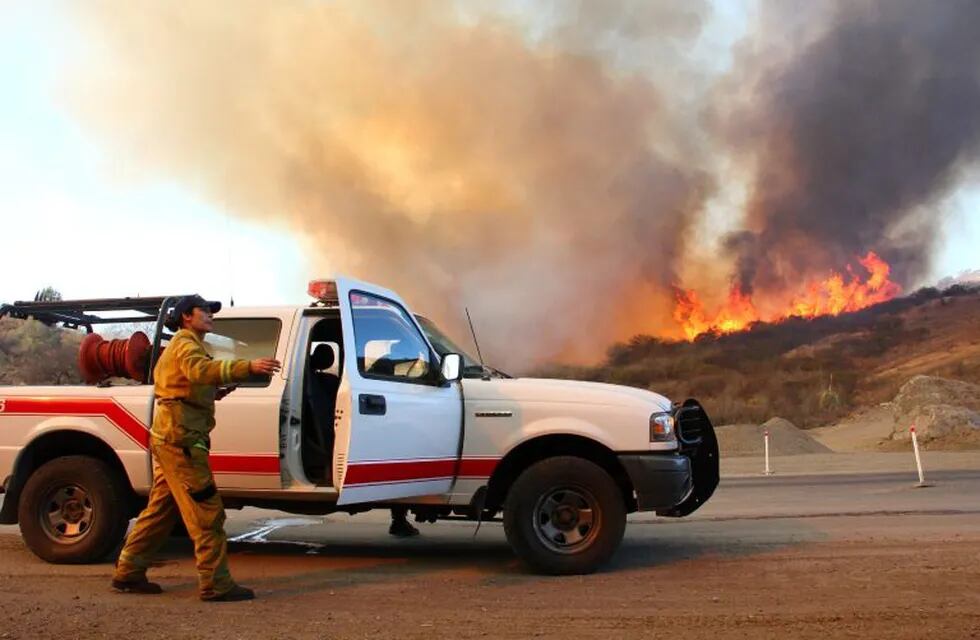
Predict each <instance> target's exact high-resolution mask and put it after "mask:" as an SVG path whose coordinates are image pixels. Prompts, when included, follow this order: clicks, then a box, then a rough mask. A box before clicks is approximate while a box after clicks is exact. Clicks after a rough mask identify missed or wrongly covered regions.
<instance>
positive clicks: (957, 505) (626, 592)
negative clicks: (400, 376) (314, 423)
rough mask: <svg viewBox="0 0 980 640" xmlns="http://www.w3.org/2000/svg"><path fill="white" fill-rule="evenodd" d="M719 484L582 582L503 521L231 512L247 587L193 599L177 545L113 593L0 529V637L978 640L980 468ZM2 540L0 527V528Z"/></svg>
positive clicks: (98, 576)
mask: <svg viewBox="0 0 980 640" xmlns="http://www.w3.org/2000/svg"><path fill="white" fill-rule="evenodd" d="M930 481H931V482H933V483H934V486H932V487H929V488H914V487H913V482H914V476H913V477H911V478H910V477H909V476H908V474H904V473H903V474H893V473H887V474H851V475H835V476H806V477H804V476H793V477H790V476H773V477H754V478H729V479H725V480H724V481H723V482H722V485H721V486H720V487H719V490H718V492H717V494H716V496H715V497H714V498H713V499H712V501H711V502H709V503H708V505H706V507H705V508H704V509H703V510H701V511H699V512H698V513H697V514H695V515H694V516H693V517H690V518H686V519H681V520H670V519H659V518H651V517H650V516H649V515H646V514H638V515H634V516H631V523H630V526H629V527H628V528H627V535H626V538H625V540H624V542H623V546H622V548H621V549H620V551H619V552H618V553H617V555H616V556H615V558H614V560H613V562H612V563H611V564H610V565H609V566H608V567H607V568H606V569H605V570H604V571H602V572H600V573H597V574H595V575H591V576H576V577H568V578H549V577H542V576H536V575H531V574H528V573H527V572H526V571H525V570H524V569H523V568H522V567H521V565H520V564H519V563H518V562H517V561H516V560H515V559H514V557H513V556H512V554H511V552H510V550H509V548H508V547H507V545H506V541H505V539H504V536H503V532H502V528H501V526H500V525H499V524H497V523H486V524H484V525H483V526H482V528H481V529H480V531H479V533H478V534H476V536H475V537H474V531H475V527H474V526H473V525H472V524H469V523H458V522H445V523H439V524H437V525H423V535H422V536H421V537H419V538H415V539H411V540H394V539H392V538H390V537H389V536H388V535H387V532H386V529H387V527H386V514H384V513H383V512H382V513H371V514H363V515H359V516H354V517H349V516H336V515H335V516H329V517H326V518H319V517H302V516H288V515H285V514H281V513H276V512H268V511H260V510H255V509H246V510H243V511H241V512H232V513H231V514H229V515H230V519H229V525H228V529H229V532H230V533H231V534H232V535H233V536H234V537H235V538H236V539H237V541H236V542H233V543H232V544H231V550H232V568H233V571H234V573H235V575H236V577H237V578H238V579H239V580H241V581H242V582H243V583H245V584H248V585H250V586H253V587H255V588H256V589H257V590H258V592H259V595H260V599H259V600H257V601H255V602H252V603H245V604H233V605H226V606H220V605H219V606H214V605H210V606H208V605H204V604H201V603H198V602H197V601H196V600H195V599H194V597H195V589H194V569H193V565H192V563H191V562H190V560H189V553H190V550H189V545H188V544H187V543H186V542H182V541H176V542H174V543H172V544H170V545H169V546H168V548H167V549H166V550H165V552H164V554H163V556H162V558H161V560H162V562H161V566H159V567H157V568H156V569H154V576H155V578H156V579H158V580H160V581H161V582H162V583H163V585H164V587H165V588H166V589H167V593H165V594H164V595H162V596H156V597H127V596H119V595H115V594H111V593H109V592H108V590H107V589H106V584H107V581H108V577H109V575H110V571H111V566H110V565H109V564H102V565H90V566H80V567H75V566H53V565H47V564H44V563H42V562H40V561H38V560H37V559H36V558H34V557H33V556H32V555H30V554H29V553H28V552H27V551H26V550H25V549H24V547H23V544H22V543H21V541H20V539H19V537H17V536H16V535H12V534H14V533H15V530H13V529H12V528H10V527H2V528H0V623H2V624H0V638H3V637H5V636H4V634H6V637H32V638H33V637H55V636H58V637H64V636H65V635H68V636H117V635H122V634H126V635H129V636H133V635H139V636H141V637H152V638H155V637H161V638H162V637H171V638H172V637H207V638H221V639H222V640H224V639H226V638H231V637H343V638H348V637H350V638H357V637H365V638H366V637H378V636H379V635H381V636H384V637H399V638H401V637H404V638H423V637H424V638H432V637H445V636H453V637H460V638H476V637H508V638H526V637H531V636H540V637H556V638H557V637H567V636H569V635H574V636H579V637H586V638H593V637H595V638H634V637H665V636H666V637H671V638H703V639H707V638H711V639H712V640H716V639H717V638H719V637H721V638H727V637H744V638H770V637H792V638H820V639H821V640H825V639H826V638H827V637H863V638H878V637H888V638H909V639H912V638H915V639H917V640H918V639H919V638H922V637H926V636H928V637H929V638H930V639H932V638H957V639H960V638H970V637H971V634H972V637H980V591H978V590H977V588H976V585H977V584H980V471H971V470H966V471H944V472H937V473H935V474H933V475H932V476H931V477H930ZM4 534H10V535H4Z"/></svg>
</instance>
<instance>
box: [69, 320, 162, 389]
mask: <svg viewBox="0 0 980 640" xmlns="http://www.w3.org/2000/svg"><path fill="white" fill-rule="evenodd" d="M152 348H153V347H152V345H151V344H150V339H149V338H148V337H147V336H146V334H145V333H143V332H142V331H137V332H136V333H134V334H133V335H132V336H130V337H129V338H128V339H126V340H106V339H105V338H103V337H102V336H100V335H99V334H97V333H90V334H88V335H87V336H85V339H84V340H82V345H81V347H80V348H79V350H78V368H79V369H80V370H81V372H82V377H83V378H85V382H87V383H89V384H98V383H100V382H102V381H103V380H106V379H107V378H113V377H119V378H131V379H133V380H136V381H138V382H144V383H145V382H146V378H147V375H146V374H147V367H146V364H147V359H148V358H149V357H150V350H151V349H152Z"/></svg>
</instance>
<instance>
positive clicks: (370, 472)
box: [344, 458, 500, 487]
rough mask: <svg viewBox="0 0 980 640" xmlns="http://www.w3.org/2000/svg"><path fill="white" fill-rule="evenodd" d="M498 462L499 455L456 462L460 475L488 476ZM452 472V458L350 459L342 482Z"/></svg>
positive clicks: (418, 478)
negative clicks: (352, 460)
mask: <svg viewBox="0 0 980 640" xmlns="http://www.w3.org/2000/svg"><path fill="white" fill-rule="evenodd" d="M498 462H500V459H499V458H463V460H462V461H460V464H459V477H460V478H489V477H490V476H491V475H493V470H494V469H495V468H496V467H497V463H498ZM455 473H456V459H455V458H441V459H437V460H392V461H378V462H352V463H350V464H348V465H347V473H346V474H345V475H344V486H345V487H346V486H353V485H359V484H383V483H389V482H420V481H424V480H440V479H445V478H452V477H453V475H454V474H455Z"/></svg>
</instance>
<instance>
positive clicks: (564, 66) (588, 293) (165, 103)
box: [81, 0, 708, 364]
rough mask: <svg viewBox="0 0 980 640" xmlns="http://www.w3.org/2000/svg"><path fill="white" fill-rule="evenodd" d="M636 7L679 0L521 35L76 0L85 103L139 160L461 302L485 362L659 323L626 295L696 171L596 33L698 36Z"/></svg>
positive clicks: (690, 21)
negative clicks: (97, 38)
mask: <svg viewBox="0 0 980 640" xmlns="http://www.w3.org/2000/svg"><path fill="white" fill-rule="evenodd" d="M645 5H649V6H650V7H653V6H657V7H660V9H659V10H658V11H651V10H649V9H648V10H646V11H645V13H644V12H643V11H640V10H639V9H637V11H636V14H635V15H636V16H637V18H638V19H641V18H645V19H647V20H649V21H653V20H654V19H656V20H661V19H663V18H664V17H666V16H679V17H677V18H676V19H672V20H664V23H665V27H664V29H663V30H662V31H658V30H657V29H656V28H655V25H654V24H652V23H650V24H646V25H642V26H643V29H642V30H641V31H638V29H639V25H633V26H634V27H635V28H636V29H634V31H633V32H630V33H628V34H624V35H620V33H619V31H618V29H619V24H618V23H617V21H616V20H613V19H611V18H610V19H603V17H604V16H612V15H614V13H615V12H614V11H613V9H614V7H612V6H610V8H609V9H608V11H610V13H603V12H601V11H600V9H599V8H598V7H597V6H596V5H594V3H582V5H581V7H590V9H589V17H590V19H591V20H593V21H594V22H595V24H596V27H595V30H594V31H593V32H591V33H588V32H587V31H586V30H584V29H583V28H582V27H581V24H582V23H577V26H576V28H571V27H568V26H567V25H565V24H556V25H554V26H553V27H552V28H550V30H549V31H548V32H546V33H544V34H543V35H539V37H538V39H537V41H534V42H532V38H531V37H530V36H529V35H528V33H527V30H526V29H525V28H522V27H520V26H519V25H518V24H516V23H515V22H513V21H512V20H508V19H506V18H504V17H501V16H492V15H480V14H475V13H470V14H464V13H461V12H459V11H457V10H456V9H458V6H457V5H455V4H453V3H449V2H410V3H405V2H387V3H386V2H370V3H360V2H302V3H300V2H295V3H270V2H239V1H237V0H236V1H234V2H216V3H210V2H209V3H114V4H111V5H108V6H103V7H102V10H101V11H98V12H96V13H94V14H92V15H89V16H88V17H90V18H92V19H93V23H94V25H95V27H96V28H97V33H99V34H101V38H102V42H103V43H104V47H105V49H104V50H103V51H101V52H96V53H95V54H93V55H99V57H98V58H97V59H95V60H93V59H91V58H89V59H88V60H86V68H87V70H86V71H84V72H82V74H81V75H82V78H83V81H82V88H83V89H84V94H85V97H84V98H83V99H82V100H81V107H82V109H83V112H84V113H85V114H86V118H87V120H88V121H89V122H91V123H94V124H95V125H96V126H98V127H100V128H101V129H102V130H104V131H105V132H106V134H107V135H108V136H110V137H111V139H113V140H115V141H117V142H118V143H120V144H121V145H122V148H123V149H124V150H126V151H127V152H128V153H129V154H130V155H131V156H132V157H137V158H139V161H140V163H142V165H143V166H147V167H149V168H151V169H152V170H154V171H159V172H163V173H165V174H166V175H171V176H177V177H179V178H180V179H181V180H183V181H185V182H186V183H188V184H191V185H193V186H195V187H196V188H198V189H199V190H200V191H201V192H203V193H204V194H206V195H207V196H209V197H211V198H213V199H215V200H216V201H218V202H220V203H222V204H223V205H224V206H227V207H228V208H229V209H231V210H232V211H234V212H235V213H236V214H239V215H242V216H248V217H250V218H255V219H261V220H276V221H279V222H280V223H285V224H286V225H288V226H289V227H291V228H292V229H294V230H295V231H296V233H297V234H298V235H300V236H301V237H302V238H303V239H304V242H305V244H306V246H307V247H308V253H309V255H310V256H311V257H312V260H313V263H314V264H315V265H316V266H317V267H318V268H319V269H320V270H321V271H322V272H323V273H325V274H329V273H331V272H334V271H338V272H343V273H348V274H351V275H355V276H357V277H360V278H364V279H369V280H373V281H377V282H379V283H382V284H384V285H386V286H389V287H391V288H393V289H395V290H397V291H399V292H400V293H402V294H403V295H404V296H405V297H406V298H407V299H408V300H409V303H410V304H412V305H413V306H414V308H416V309H417V310H419V311H422V312H424V313H426V314H432V315H434V316H435V317H436V318H437V319H440V320H445V321H448V322H449V323H450V324H452V323H453V321H457V320H458V319H459V318H461V317H462V313H461V311H462V307H463V305H469V306H470V308H471V311H472V312H473V314H474V316H475V318H476V319H477V326H478V328H479V329H480V330H481V333H482V334H484V336H483V340H484V342H485V343H486V345H487V346H488V350H489V351H490V352H491V353H492V354H493V355H494V356H495V359H496V360H497V361H500V360H503V361H504V362H505V363H508V364H515V363H516V364H523V363H527V362H529V361H531V360H532V359H534V358H540V357H543V356H544V357H568V356H582V355H583V354H585V353H587V352H591V353H595V352H596V351H597V350H598V349H599V348H601V347H602V346H603V344H604V343H606V342H608V341H609V340H611V339H613V338H615V337H616V336H617V335H619V334H621V332H623V331H637V330H641V329H643V328H647V327H649V325H650V322H651V321H652V322H657V321H658V319H657V315H656V314H652V315H651V316H648V317H642V318H641V317H640V316H638V315H636V314H635V313H633V314H628V313H627V309H631V310H633V311H636V310H637V302H638V301H639V300H641V299H642V300H643V301H644V302H648V301H650V300H651V299H656V297H657V296H661V297H663V292H664V290H665V287H666V286H667V285H668V284H669V283H670V282H671V281H672V280H674V274H673V265H674V264H675V263H676V261H677V260H678V259H679V256H678V251H679V249H680V245H679V239H680V237H681V236H682V234H683V233H684V231H685V229H686V228H687V225H688V223H689V221H690V219H691V217H692V215H694V214H695V212H696V211H697V210H698V208H699V206H700V201H701V198H702V196H703V194H704V193H705V192H706V190H707V188H708V187H707V184H708V183H707V178H706V176H705V175H704V174H703V172H702V171H701V170H700V169H699V162H698V160H697V158H696V157H695V156H694V153H693V152H692V151H691V150H690V149H689V148H688V147H689V146H690V145H688V144H687V143H686V141H685V139H684V137H683V134H682V132H679V131H675V130H674V129H673V126H674V125H676V124H677V123H678V120H679V119H682V118H683V117H686V115H685V114H683V112H680V114H678V113H676V112H674V111H673V108H674V106H673V105H671V104H670V103H669V101H668V100H667V99H666V97H665V96H664V93H663V90H662V89H661V88H660V87H658V86H657V85H656V84H655V82H654V81H653V80H651V79H649V78H648V77H646V76H641V75H639V74H637V73H630V72H620V71H619V70H617V69H616V68H614V67H613V66H612V65H611V64H609V63H608V62H607V61H606V60H604V58H603V55H602V53H601V51H599V50H598V49H599V48H601V47H600V45H602V46H605V44H608V43H615V42H616V41H617V40H630V39H635V37H639V36H643V37H650V38H653V39H654V41H655V42H657V43H660V44H664V43H668V42H674V41H676V43H677V44H678V45H680V44H683V43H684V42H687V41H689V40H690V39H691V38H693V37H696V35H697V32H698V29H697V25H698V23H699V21H700V18H699V14H698V11H701V10H703V8H702V7H700V6H699V4H698V3H690V4H689V5H688V6H687V7H686V8H677V9H674V8H671V5H672V3H670V2H658V3H652V4H651V3H638V2H627V3H621V4H620V5H619V8H625V9H631V10H632V9H636V8H637V7H643V6H645ZM565 6H566V8H567V7H573V6H575V5H574V4H571V3H568V4H566V5H565ZM685 16H686V17H685ZM603 43H605V44H603ZM593 45H594V47H593ZM590 47H592V48H590ZM664 62H665V63H666V62H670V61H669V60H665V61H664ZM685 128H688V129H689V127H685ZM663 299H664V300H666V298H663ZM661 306H662V305H661ZM668 314H669V309H667V308H664V309H663V311H662V312H660V320H659V321H660V322H661V323H666V322H667V321H668V320H667V319H668ZM457 327H459V328H462V327H461V326H460V325H459V324H458V322H457ZM456 333H457V335H465V334H462V332H461V331H457V332H456ZM517 336H521V339H517V338H516V337H517ZM528 336H533V339H530V338H528ZM532 344H533V347H532V346H531V345H532ZM532 348H533V351H532V350H531V349H532Z"/></svg>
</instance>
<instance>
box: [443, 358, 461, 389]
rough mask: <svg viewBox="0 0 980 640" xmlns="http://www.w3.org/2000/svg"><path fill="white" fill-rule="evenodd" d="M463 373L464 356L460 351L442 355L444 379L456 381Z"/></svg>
mask: <svg viewBox="0 0 980 640" xmlns="http://www.w3.org/2000/svg"><path fill="white" fill-rule="evenodd" d="M462 374H463V357H462V356H461V355H459V354H458V353H447V354H446V355H444V356H443V357H442V379H443V380H445V381H446V382H456V381H457V380H459V379H460V377H462Z"/></svg>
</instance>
